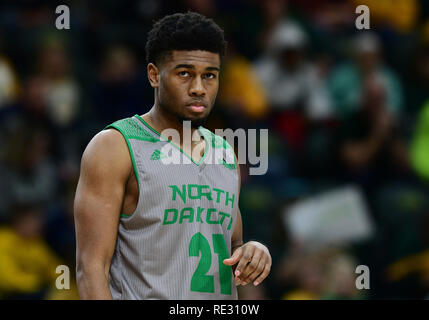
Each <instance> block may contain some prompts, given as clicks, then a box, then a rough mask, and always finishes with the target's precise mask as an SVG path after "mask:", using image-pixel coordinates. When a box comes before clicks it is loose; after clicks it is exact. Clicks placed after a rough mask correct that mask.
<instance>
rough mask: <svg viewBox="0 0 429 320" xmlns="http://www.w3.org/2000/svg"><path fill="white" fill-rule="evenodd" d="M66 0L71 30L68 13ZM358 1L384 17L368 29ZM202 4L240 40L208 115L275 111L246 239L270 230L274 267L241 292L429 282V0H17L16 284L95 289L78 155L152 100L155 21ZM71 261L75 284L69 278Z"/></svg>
mask: <svg viewBox="0 0 429 320" xmlns="http://www.w3.org/2000/svg"><path fill="white" fill-rule="evenodd" d="M59 4H66V5H68V6H69V8H70V12H71V29H70V30H57V29H56V28H55V19H56V17H57V16H58V15H56V14H55V8H56V6H57V5H59ZM360 4H364V5H367V6H368V7H369V9H370V30H361V31H360V30H357V29H356V26H355V20H356V19H357V17H358V16H359V14H356V13H355V8H356V7H357V6H358V5H360ZM187 10H192V11H196V12H199V13H202V14H204V15H206V16H208V17H212V18H213V19H214V20H215V21H216V22H217V23H218V24H219V25H220V26H221V27H223V28H224V30H225V35H226V38H227V41H228V54H227V56H226V57H225V59H224V61H223V64H222V68H223V70H222V72H221V87H220V92H219V95H218V99H217V102H216V106H215V108H214V110H213V112H212V114H211V116H210V119H209V122H208V124H207V127H208V128H209V129H211V130H214V129H216V128H232V129H237V128H244V129H250V128H257V129H258V128H259V129H260V128H268V129H269V155H268V159H269V167H268V172H267V173H266V174H265V175H262V176H250V175H248V170H247V169H248V167H247V165H242V168H241V172H242V190H241V197H240V208H241V212H242V215H243V223H244V237H245V239H244V240H245V241H248V240H258V241H261V242H263V243H265V244H266V245H267V246H268V247H269V248H270V250H271V254H272V257H273V267H272V272H271V275H270V276H269V277H268V278H267V279H266V280H265V281H264V282H263V284H261V285H259V286H258V287H253V286H251V285H249V286H247V287H239V295H240V298H243V299H389V298H393V299H426V298H429V233H428V231H429V184H428V181H429V2H427V1H418V0H360V1H354V0H235V1H228V0H182V1H179V0H177V1H167V0H163V1H159V0H126V1H113V0H103V1H101V0H91V1H79V0H76V1H61V2H59V3H55V2H54V1H30V0H28V1H12V0H10V1H8V0H3V1H2V2H1V4H0V299H78V298H79V297H78V294H77V290H76V283H75V280H74V274H75V270H74V266H75V235H74V222H73V200H74V193H75V190H76V184H77V179H78V176H79V167H80V157H81V155H82V152H83V150H84V148H85V147H86V145H87V144H88V142H89V141H90V139H91V138H92V137H93V136H94V135H95V134H96V133H97V132H99V131H100V130H102V129H103V128H104V127H105V126H106V125H107V124H109V123H111V122H113V121H115V120H118V119H121V118H124V117H129V116H132V115H134V114H136V113H138V114H143V113H145V112H147V111H148V110H149V109H150V108H151V106H152V104H153V91H152V89H151V88H150V86H149V83H148V81H147V78H146V62H145V58H144V56H145V55H144V46H145V41H146V34H147V32H148V30H150V28H151V25H152V23H153V21H154V20H156V19H159V18H161V17H162V16H164V15H165V14H171V13H174V12H184V11H187ZM60 264H65V265H67V266H69V267H70V276H71V280H72V281H71V288H70V290H57V289H55V279H56V277H57V276H59V275H58V274H55V268H56V266H58V265H60ZM359 265H365V266H368V268H369V271H370V277H369V285H370V288H369V289H367V290H365V289H364V290H358V289H357V288H356V286H355V281H356V279H357V277H358V276H359V275H360V274H358V273H356V268H357V266H359Z"/></svg>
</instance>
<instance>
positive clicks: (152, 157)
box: [150, 149, 167, 160]
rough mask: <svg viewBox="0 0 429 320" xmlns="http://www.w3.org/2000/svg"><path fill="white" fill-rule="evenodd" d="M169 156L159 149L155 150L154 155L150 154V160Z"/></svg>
mask: <svg viewBox="0 0 429 320" xmlns="http://www.w3.org/2000/svg"><path fill="white" fill-rule="evenodd" d="M166 157H167V156H166V155H165V154H163V153H162V152H161V151H159V150H158V149H157V150H155V151H154V152H153V153H152V155H151V156H150V160H159V159H163V158H166Z"/></svg>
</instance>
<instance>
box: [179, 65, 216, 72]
mask: <svg viewBox="0 0 429 320" xmlns="http://www.w3.org/2000/svg"><path fill="white" fill-rule="evenodd" d="M180 68H185V69H195V66H194V65H192V64H183V63H181V64H178V65H176V66H175V67H174V69H180ZM206 70H207V71H218V72H220V68H218V67H207V68H206Z"/></svg>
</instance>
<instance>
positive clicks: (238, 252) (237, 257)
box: [223, 247, 243, 266]
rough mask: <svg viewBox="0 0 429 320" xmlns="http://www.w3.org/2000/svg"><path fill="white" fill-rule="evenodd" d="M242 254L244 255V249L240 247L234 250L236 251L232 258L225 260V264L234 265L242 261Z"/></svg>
mask: <svg viewBox="0 0 429 320" xmlns="http://www.w3.org/2000/svg"><path fill="white" fill-rule="evenodd" d="M242 256H243V249H241V247H240V248H238V249H236V250H235V251H234V253H233V254H232V256H231V257H230V258H228V259H225V260H223V264H226V265H227V266H233V265H234V264H236V263H237V262H238V261H240V259H241V257H242Z"/></svg>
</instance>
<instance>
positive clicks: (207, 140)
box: [134, 114, 210, 166]
mask: <svg viewBox="0 0 429 320" xmlns="http://www.w3.org/2000/svg"><path fill="white" fill-rule="evenodd" d="M134 116H135V117H136V118H137V119H138V120H140V122H142V123H143V124H144V125H145V126H146V127H148V128H149V129H150V130H151V131H152V132H153V133H155V134H156V135H158V136H159V137H160V138H162V139H164V140H165V141H167V142H169V143H170V144H171V145H173V146H174V147H175V148H177V149H178V150H179V151H180V152H182V153H183V154H184V155H185V156H186V157H187V158H189V159H190V160H191V161H192V163H194V164H195V165H197V166H199V165H201V164H202V163H203V161H204V159H205V158H206V157H207V154H208V152H209V148H210V137H208V136H207V135H206V134H205V133H204V130H201V129H202V126H199V127H198V129H197V130H198V132H199V133H200V134H201V136H203V137H204V140H205V142H206V147H205V148H204V154H203V156H202V157H201V159H200V161H198V162H195V161H194V159H192V157H191V156H190V155H188V154H187V153H186V152H185V151H183V150H182V148H181V147H180V146H178V145H177V144H175V143H174V142H171V141H170V140H168V139H167V138H166V137H164V136H163V135H162V134H161V133H159V132H158V131H156V130H155V129H154V128H152V127H151V126H150V124H148V123H147V122H146V121H145V120H144V119H143V118H142V117H141V116H139V115H138V114H135V115H134Z"/></svg>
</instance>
